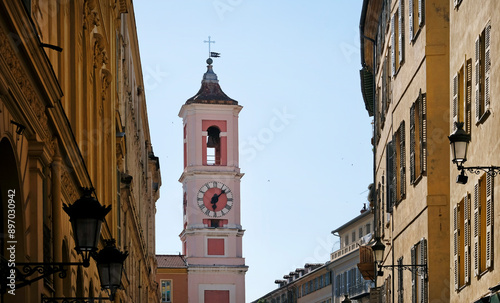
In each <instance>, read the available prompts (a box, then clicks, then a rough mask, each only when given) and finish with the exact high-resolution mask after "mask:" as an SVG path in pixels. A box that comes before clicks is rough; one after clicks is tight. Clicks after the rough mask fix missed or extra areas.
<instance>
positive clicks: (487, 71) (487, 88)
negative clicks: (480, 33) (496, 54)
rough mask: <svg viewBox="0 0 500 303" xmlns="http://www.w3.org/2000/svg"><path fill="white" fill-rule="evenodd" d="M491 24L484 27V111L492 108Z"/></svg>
mask: <svg viewBox="0 0 500 303" xmlns="http://www.w3.org/2000/svg"><path fill="white" fill-rule="evenodd" d="M490 34H491V24H489V23H488V25H486V28H485V29H484V111H485V112H486V111H487V110H488V109H489V108H490V96H491V94H490V70H491V56H490V45H491V43H490V36H491V35H490Z"/></svg>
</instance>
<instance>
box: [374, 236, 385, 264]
mask: <svg viewBox="0 0 500 303" xmlns="http://www.w3.org/2000/svg"><path fill="white" fill-rule="evenodd" d="M372 250H373V255H374V257H375V263H377V264H381V263H382V260H383V259H384V250H385V245H384V243H382V241H380V238H377V240H376V242H375V244H373V246H372Z"/></svg>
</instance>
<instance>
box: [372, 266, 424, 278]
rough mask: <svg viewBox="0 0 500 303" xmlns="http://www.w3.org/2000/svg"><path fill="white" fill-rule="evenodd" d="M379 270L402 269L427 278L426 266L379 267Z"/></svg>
mask: <svg viewBox="0 0 500 303" xmlns="http://www.w3.org/2000/svg"><path fill="white" fill-rule="evenodd" d="M378 267H379V268H384V267H386V268H402V269H406V270H409V271H411V272H412V273H415V272H416V273H417V275H419V276H421V277H424V278H427V264H407V265H405V264H397V265H379V266H378Z"/></svg>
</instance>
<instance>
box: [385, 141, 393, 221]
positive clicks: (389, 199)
mask: <svg viewBox="0 0 500 303" xmlns="http://www.w3.org/2000/svg"><path fill="white" fill-rule="evenodd" d="M393 142H394V141H391V142H389V143H387V150H386V152H385V153H386V161H387V163H386V165H387V197H386V203H387V212H388V213H392V206H393V205H394V186H393V185H394V184H393V181H394V168H393V165H394V159H393V157H394V151H393V150H394V148H393ZM383 215H384V214H382V216H383ZM382 222H383V221H382Z"/></svg>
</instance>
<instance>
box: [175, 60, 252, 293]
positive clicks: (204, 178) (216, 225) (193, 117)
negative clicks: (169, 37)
mask: <svg viewBox="0 0 500 303" xmlns="http://www.w3.org/2000/svg"><path fill="white" fill-rule="evenodd" d="M212 62H213V60H212V59H211V58H209V59H207V63H208V66H207V72H206V73H205V74H204V75H203V80H202V81H201V88H200V90H199V91H198V93H197V94H196V95H195V96H194V97H192V98H190V99H188V100H187V101H186V103H185V104H184V105H182V107H181V110H180V112H179V117H181V118H182V120H183V122H184V124H183V125H184V137H183V138H184V171H183V173H182V175H181V177H180V179H179V182H181V183H182V185H183V191H184V201H183V206H184V221H183V222H184V226H183V230H182V232H181V234H180V238H181V241H182V245H183V254H184V255H185V256H186V261H187V264H188V302H190V303H212V302H214V303H215V302H217V303H243V302H245V273H246V271H247V270H248V266H246V265H245V259H244V258H243V250H242V239H243V233H244V230H243V228H242V227H241V222H240V180H241V177H243V174H242V173H240V168H239V167H238V161H239V160H238V114H239V112H240V111H241V109H242V108H243V107H242V106H240V105H238V102H237V101H235V100H233V99H231V98H229V97H228V96H227V95H226V94H225V93H224V92H223V91H222V89H221V88H220V86H219V81H218V80H217V75H216V74H215V73H214V72H213V70H212Z"/></svg>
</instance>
